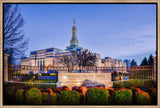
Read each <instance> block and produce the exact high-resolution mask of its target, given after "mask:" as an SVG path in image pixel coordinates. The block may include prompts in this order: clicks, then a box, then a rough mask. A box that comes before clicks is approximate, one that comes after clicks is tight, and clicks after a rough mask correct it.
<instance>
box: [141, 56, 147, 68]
mask: <svg viewBox="0 0 160 108" xmlns="http://www.w3.org/2000/svg"><path fill="white" fill-rule="evenodd" d="M145 65H148V63H147V58H146V57H144V59H143V60H142V62H141V64H140V66H145Z"/></svg>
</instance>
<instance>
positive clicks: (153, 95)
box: [151, 89, 157, 104]
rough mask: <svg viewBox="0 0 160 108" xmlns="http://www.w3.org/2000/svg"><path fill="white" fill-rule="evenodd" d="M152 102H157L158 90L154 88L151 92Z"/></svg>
mask: <svg viewBox="0 0 160 108" xmlns="http://www.w3.org/2000/svg"><path fill="white" fill-rule="evenodd" d="M151 103H152V104H157V91H156V89H153V90H152V92H151Z"/></svg>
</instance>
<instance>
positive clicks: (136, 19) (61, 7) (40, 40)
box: [19, 4, 156, 64]
mask: <svg viewBox="0 0 160 108" xmlns="http://www.w3.org/2000/svg"><path fill="white" fill-rule="evenodd" d="M19 7H20V9H21V13H22V16H23V18H24V20H25V26H24V32H25V35H26V37H29V45H28V51H26V55H27V56H29V54H30V51H34V50H40V49H45V48H51V47H55V48H59V49H65V48H66V46H69V45H70V40H71V37H72V26H73V18H75V20H76V26H77V37H78V40H79V45H80V46H81V47H83V48H87V49H89V50H91V51H92V52H95V53H99V54H101V57H102V58H104V57H106V56H110V57H112V58H114V59H121V60H123V59H135V60H136V61H137V62H138V64H139V63H140V62H141V60H142V59H143V58H144V57H145V56H146V57H148V56H149V55H150V54H152V55H155V51H156V5H155V4H21V5H19Z"/></svg>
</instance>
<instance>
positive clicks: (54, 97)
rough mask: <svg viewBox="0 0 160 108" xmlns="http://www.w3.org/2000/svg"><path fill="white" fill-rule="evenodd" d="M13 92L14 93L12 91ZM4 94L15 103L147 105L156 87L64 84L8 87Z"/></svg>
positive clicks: (154, 101) (154, 95) (154, 96)
mask: <svg viewBox="0 0 160 108" xmlns="http://www.w3.org/2000/svg"><path fill="white" fill-rule="evenodd" d="M14 92H15V93H14ZM6 93H7V94H5V96H6V97H7V96H9V98H12V99H15V101H16V102H17V104H63V105H68V104H69V105H78V104H87V105H93V104H95V105H106V104H113V105H116V104H118V105H124V104H125V105H129V104H136V105H147V104H156V99H157V98H156V97H157V94H156V89H155V88H154V89H151V90H150V92H145V91H142V90H141V89H139V88H135V87H131V88H130V89H126V88H120V89H118V90H114V89H113V88H111V87H110V88H108V89H104V88H103V87H94V88H93V87H88V88H86V87H85V86H82V87H74V88H72V90H70V89H69V88H67V87H66V86H64V87H62V88H57V89H55V88H53V89H50V88H48V89H38V88H31V89H29V90H23V89H17V90H15V88H14V87H10V88H8V91H7V92H6Z"/></svg>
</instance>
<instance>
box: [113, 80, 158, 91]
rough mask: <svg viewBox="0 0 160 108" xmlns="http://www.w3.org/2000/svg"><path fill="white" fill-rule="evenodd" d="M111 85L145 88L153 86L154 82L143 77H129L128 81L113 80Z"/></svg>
mask: <svg viewBox="0 0 160 108" xmlns="http://www.w3.org/2000/svg"><path fill="white" fill-rule="evenodd" d="M113 87H114V88H121V87H125V88H130V87H138V88H142V89H146V88H152V87H155V82H154V81H152V80H146V79H144V80H139V79H138V80H137V79H131V80H129V81H123V83H122V82H114V83H113Z"/></svg>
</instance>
